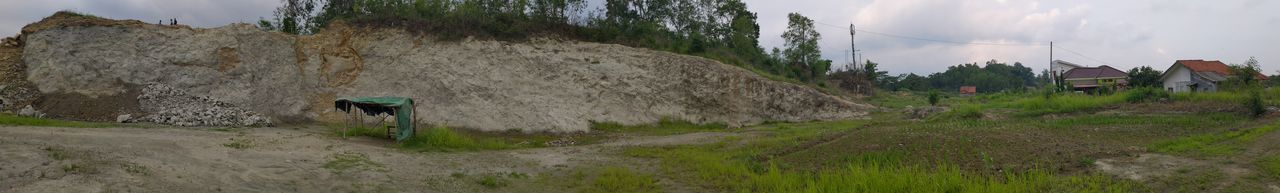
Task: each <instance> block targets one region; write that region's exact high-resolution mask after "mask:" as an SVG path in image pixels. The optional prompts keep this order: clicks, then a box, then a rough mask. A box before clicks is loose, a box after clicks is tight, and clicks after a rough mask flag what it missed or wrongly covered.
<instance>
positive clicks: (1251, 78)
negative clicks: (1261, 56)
mask: <svg viewBox="0 0 1280 193" xmlns="http://www.w3.org/2000/svg"><path fill="white" fill-rule="evenodd" d="M1227 68H1228V69H1229V70H1231V75H1230V76H1228V78H1227V81H1226V84H1225V87H1224V88H1226V89H1228V90H1245V89H1250V88H1252V87H1258V86H1261V83H1262V81H1261V78H1262V77H1259V76H1260V74H1261V73H1260V72H1261V71H1262V70H1261V67H1259V66H1258V59H1255V58H1253V57H1249V60H1246V61H1245V62H1244V63H1243V64H1232V65H1228V66H1227Z"/></svg>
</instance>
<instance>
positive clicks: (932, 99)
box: [929, 90, 939, 106]
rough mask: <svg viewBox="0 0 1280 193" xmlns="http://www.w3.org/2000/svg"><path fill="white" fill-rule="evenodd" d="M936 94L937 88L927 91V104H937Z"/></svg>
mask: <svg viewBox="0 0 1280 193" xmlns="http://www.w3.org/2000/svg"><path fill="white" fill-rule="evenodd" d="M938 95H939V94H938V90H930V91H929V105H930V106H937V105H938Z"/></svg>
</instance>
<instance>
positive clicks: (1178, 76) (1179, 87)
mask: <svg viewBox="0 0 1280 193" xmlns="http://www.w3.org/2000/svg"><path fill="white" fill-rule="evenodd" d="M1166 73H1167V75H1168V76H1166V77H1165V79H1164V88H1165V90H1167V91H1173V92H1187V91H1191V87H1188V86H1187V84H1191V83H1192V81H1191V71H1190V70H1187V67H1183V66H1178V67H1175V68H1173V69H1171V70H1169V72H1166Z"/></svg>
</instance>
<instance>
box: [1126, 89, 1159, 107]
mask: <svg viewBox="0 0 1280 193" xmlns="http://www.w3.org/2000/svg"><path fill="white" fill-rule="evenodd" d="M1168 97H1169V93H1168V92H1165V91H1164V90H1160V89H1156V88H1152V87H1141V88H1136V89H1133V90H1129V92H1126V93H1125V95H1124V100H1125V101H1128V102H1129V103H1140V102H1152V101H1157V100H1160V99H1161V98H1168Z"/></svg>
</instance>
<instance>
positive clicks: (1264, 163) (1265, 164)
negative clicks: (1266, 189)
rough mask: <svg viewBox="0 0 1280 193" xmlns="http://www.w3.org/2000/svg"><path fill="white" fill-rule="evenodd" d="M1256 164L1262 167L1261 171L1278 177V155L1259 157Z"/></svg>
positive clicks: (1279, 165)
mask: <svg viewBox="0 0 1280 193" xmlns="http://www.w3.org/2000/svg"><path fill="white" fill-rule="evenodd" d="M1258 166H1259V167H1261V168H1262V171H1263V173H1266V174H1267V175H1271V177H1274V178H1280V155H1272V156H1267V157H1265V158H1262V159H1259V161H1258Z"/></svg>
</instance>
